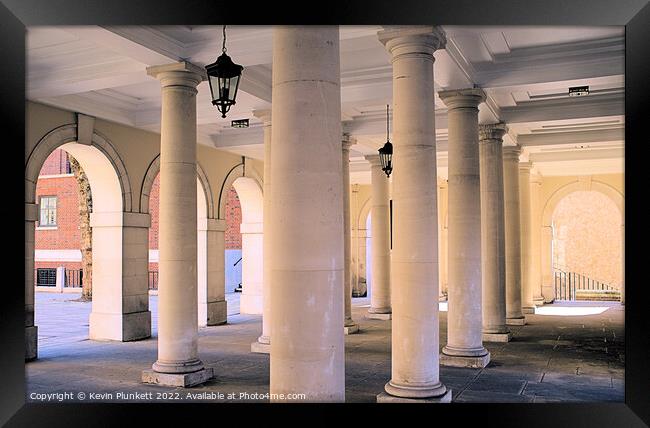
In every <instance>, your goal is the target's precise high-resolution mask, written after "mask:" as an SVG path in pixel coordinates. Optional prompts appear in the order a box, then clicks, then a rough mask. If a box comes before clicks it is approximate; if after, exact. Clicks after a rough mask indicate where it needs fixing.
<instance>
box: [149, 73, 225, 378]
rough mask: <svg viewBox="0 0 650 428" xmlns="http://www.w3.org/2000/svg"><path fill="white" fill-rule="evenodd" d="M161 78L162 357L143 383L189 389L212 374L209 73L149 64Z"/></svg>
mask: <svg viewBox="0 0 650 428" xmlns="http://www.w3.org/2000/svg"><path fill="white" fill-rule="evenodd" d="M147 73H148V74H149V75H150V76H154V77H155V78H157V79H158V80H160V83H161V86H162V114H161V124H160V237H159V252H160V258H159V265H158V266H159V268H158V269H159V272H160V277H159V280H158V360H157V361H156V362H155V363H154V364H153V366H152V369H153V370H145V371H143V373H142V381H143V382H145V383H154V384H160V385H168V386H180V387H189V386H193V385H197V384H200V383H203V382H205V381H207V380H208V379H210V378H212V376H213V370H212V368H205V367H204V366H203V362H201V360H200V359H199V358H198V310H197V301H198V299H197V213H196V187H197V186H196V94H197V89H196V87H197V85H198V84H199V83H200V82H201V81H202V80H204V79H205V71H204V70H203V68H199V67H197V66H195V65H192V64H190V63H187V62H178V63H174V64H169V65H161V66H154V67H149V68H148V69H147Z"/></svg>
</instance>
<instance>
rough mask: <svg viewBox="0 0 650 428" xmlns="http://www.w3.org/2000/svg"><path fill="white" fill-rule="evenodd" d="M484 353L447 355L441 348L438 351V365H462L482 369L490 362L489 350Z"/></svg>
mask: <svg viewBox="0 0 650 428" xmlns="http://www.w3.org/2000/svg"><path fill="white" fill-rule="evenodd" d="M486 352H487V354H485V355H478V356H471V355H469V356H466V355H447V354H445V350H444V348H443V350H442V352H441V353H440V365H441V366H447V367H463V368H472V369H482V368H485V367H487V365H488V364H489V363H490V352H489V351H487V350H486Z"/></svg>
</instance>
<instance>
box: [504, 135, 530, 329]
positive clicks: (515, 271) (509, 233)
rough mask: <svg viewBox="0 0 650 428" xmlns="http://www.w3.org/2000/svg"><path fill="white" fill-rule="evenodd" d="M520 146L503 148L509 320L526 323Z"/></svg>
mask: <svg viewBox="0 0 650 428" xmlns="http://www.w3.org/2000/svg"><path fill="white" fill-rule="evenodd" d="M520 153H521V149H520V148H519V146H508V147H504V148H503V189H504V190H503V193H504V195H503V198H504V208H505V216H504V220H505V240H506V245H505V255H506V324H507V325H524V324H526V318H525V317H524V314H523V312H522V308H521V229H520V223H519V222H520V219H519V211H520V210H519V155H520Z"/></svg>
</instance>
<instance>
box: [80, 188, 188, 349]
mask: <svg viewBox="0 0 650 428" xmlns="http://www.w3.org/2000/svg"><path fill="white" fill-rule="evenodd" d="M195 185H196V183H195ZM195 210H196V208H195ZM150 225H151V217H150V215H149V214H143V213H131V212H115V213H111V212H103V213H100V212H96V213H91V214H90V226H91V227H92V229H93V236H92V246H93V302H92V311H91V312H90V317H89V328H88V335H89V337H90V339H93V340H120V341H131V340H139V339H145V338H147V337H150V336H151V312H150V311H149V287H148V285H147V284H148V275H149V226H150ZM116 248H120V249H121V251H115V249H116ZM116 258H117V260H116Z"/></svg>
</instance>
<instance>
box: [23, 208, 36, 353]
mask: <svg viewBox="0 0 650 428" xmlns="http://www.w3.org/2000/svg"><path fill="white" fill-rule="evenodd" d="M38 212H39V209H38V204H31V203H28V202H25V361H31V360H35V359H36V358H37V356H38V327H37V326H35V325H34V290H35V287H36V274H35V273H34V269H35V268H34V254H35V248H36V222H37V221H38Z"/></svg>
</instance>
